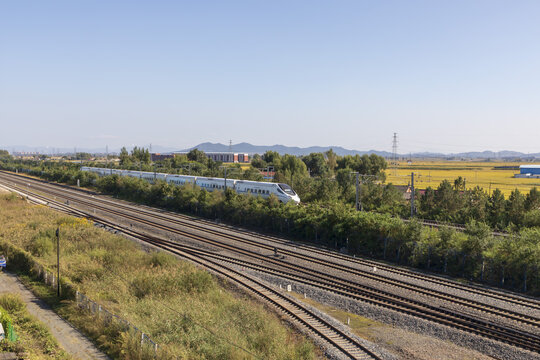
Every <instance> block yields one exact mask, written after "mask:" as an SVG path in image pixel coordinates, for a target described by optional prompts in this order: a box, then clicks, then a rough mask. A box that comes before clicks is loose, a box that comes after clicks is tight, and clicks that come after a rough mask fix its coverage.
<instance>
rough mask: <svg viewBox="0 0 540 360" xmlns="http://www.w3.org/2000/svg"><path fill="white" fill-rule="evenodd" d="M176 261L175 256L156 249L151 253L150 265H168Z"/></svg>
mask: <svg viewBox="0 0 540 360" xmlns="http://www.w3.org/2000/svg"><path fill="white" fill-rule="evenodd" d="M175 262H176V259H175V258H174V256H172V255H170V254H167V253H165V252H164V251H154V252H152V253H151V254H150V265H152V266H154V267H157V266H159V267H168V266H170V265H172V264H174V263H175Z"/></svg>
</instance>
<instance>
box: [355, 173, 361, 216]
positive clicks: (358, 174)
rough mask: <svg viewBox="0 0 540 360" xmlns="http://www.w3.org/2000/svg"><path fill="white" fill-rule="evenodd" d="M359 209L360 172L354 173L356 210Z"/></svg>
mask: <svg viewBox="0 0 540 360" xmlns="http://www.w3.org/2000/svg"><path fill="white" fill-rule="evenodd" d="M358 210H360V173H358V172H357V173H356V211H358Z"/></svg>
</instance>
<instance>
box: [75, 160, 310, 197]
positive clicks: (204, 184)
mask: <svg viewBox="0 0 540 360" xmlns="http://www.w3.org/2000/svg"><path fill="white" fill-rule="evenodd" d="M81 171H89V172H93V173H96V174H98V175H99V176H107V175H119V176H130V177H135V178H140V179H144V180H146V181H149V182H152V183H153V182H154V181H156V180H163V181H165V182H167V183H169V184H174V185H178V186H182V185H185V184H194V185H197V186H199V187H200V188H201V189H205V190H207V191H214V190H218V191H223V190H225V187H227V188H229V189H233V190H234V191H236V192H237V193H238V194H246V195H252V196H262V197H263V198H268V197H269V196H270V195H272V194H273V195H275V196H276V197H277V198H278V199H279V201H281V202H283V203H288V202H289V201H293V202H295V203H297V204H298V203H300V198H299V197H298V194H296V193H295V192H294V190H293V189H292V188H291V187H290V186H289V185H287V184H280V183H271V182H263V181H250V180H236V179H227V180H225V179H224V178H212V177H204V176H188V175H174V174H165V173H157V172H148V171H136V170H120V169H106V168H97V167H88V166H82V167H81Z"/></svg>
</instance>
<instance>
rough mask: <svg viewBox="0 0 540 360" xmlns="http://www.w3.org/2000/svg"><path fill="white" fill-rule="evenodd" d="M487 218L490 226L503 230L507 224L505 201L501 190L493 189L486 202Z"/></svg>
mask: <svg viewBox="0 0 540 360" xmlns="http://www.w3.org/2000/svg"><path fill="white" fill-rule="evenodd" d="M487 206H488V213H489V214H488V216H489V222H490V223H491V226H493V227H494V228H496V229H503V228H504V227H505V226H506V224H507V217H506V200H505V199H504V194H503V193H502V191H501V190H499V189H495V191H493V194H491V197H490V198H489V201H488V205H487Z"/></svg>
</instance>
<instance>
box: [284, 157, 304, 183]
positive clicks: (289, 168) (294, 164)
mask: <svg viewBox="0 0 540 360" xmlns="http://www.w3.org/2000/svg"><path fill="white" fill-rule="evenodd" d="M278 171H279V172H280V174H281V175H283V176H285V178H287V179H289V178H290V180H291V186H292V184H293V183H294V178H295V177H304V176H307V175H308V172H307V167H306V164H304V162H303V161H302V160H300V158H298V157H296V156H293V155H289V154H286V155H284V156H283V158H282V159H281V165H280V167H279V170H278Z"/></svg>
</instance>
